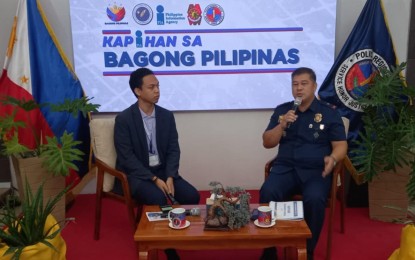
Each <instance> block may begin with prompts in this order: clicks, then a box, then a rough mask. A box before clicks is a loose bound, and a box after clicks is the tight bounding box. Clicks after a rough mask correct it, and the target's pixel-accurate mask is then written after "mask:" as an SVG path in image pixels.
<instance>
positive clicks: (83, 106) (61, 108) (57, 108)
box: [49, 97, 100, 118]
mask: <svg viewBox="0 0 415 260" xmlns="http://www.w3.org/2000/svg"><path fill="white" fill-rule="evenodd" d="M91 99H92V98H87V97H82V98H80V99H76V100H69V99H65V101H64V102H63V103H60V104H49V106H50V108H51V110H52V111H53V112H69V113H71V114H72V116H73V117H74V118H77V117H78V114H79V112H81V113H82V115H83V116H84V117H86V116H87V114H88V112H98V108H99V107H100V105H97V104H90V103H89V101H90V100H91Z"/></svg>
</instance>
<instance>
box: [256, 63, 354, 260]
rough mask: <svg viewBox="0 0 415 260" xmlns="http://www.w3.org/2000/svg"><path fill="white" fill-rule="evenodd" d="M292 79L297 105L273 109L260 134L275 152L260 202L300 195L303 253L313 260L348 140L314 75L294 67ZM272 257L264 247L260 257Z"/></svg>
mask: <svg viewBox="0 0 415 260" xmlns="http://www.w3.org/2000/svg"><path fill="white" fill-rule="evenodd" d="M291 80H292V94H293V96H294V98H295V101H294V102H288V103H284V104H282V105H279V106H277V107H276V108H275V110H274V113H273V115H272V116H271V119H270V122H269V124H268V127H267V128H266V130H265V132H264V134H263V136H262V139H263V145H264V147H265V148H268V149H269V148H274V147H276V146H277V145H279V148H278V154H277V158H276V160H275V163H274V165H273V167H272V170H271V172H270V174H269V177H268V178H267V180H266V181H265V182H264V184H263V185H262V187H261V190H260V203H269V202H270V201H284V200H290V198H291V197H292V195H293V194H302V195H303V204H304V218H305V221H306V222H307V225H308V226H309V228H310V230H311V233H312V238H311V239H309V240H308V241H307V255H308V258H309V259H313V252H314V248H315V247H316V244H317V241H318V238H319V235H320V231H321V228H322V226H323V222H324V213H325V206H326V201H327V197H328V193H329V192H330V185H331V179H332V176H331V172H332V171H333V168H334V166H335V165H336V163H337V162H338V161H339V160H342V159H343V158H344V157H345V155H346V152H347V142H346V134H345V129H344V124H343V121H342V119H341V117H340V115H339V114H338V113H337V111H335V110H334V109H333V108H332V107H330V106H328V105H327V104H325V103H324V102H322V101H320V100H318V99H317V98H316V97H315V95H314V93H315V91H316V89H317V83H316V74H315V73H314V71H313V70H312V69H310V68H304V67H302V68H298V69H296V70H295V71H294V72H293V73H292V75H291ZM275 258H276V249H275V248H267V249H265V250H264V252H263V255H262V256H261V259H275Z"/></svg>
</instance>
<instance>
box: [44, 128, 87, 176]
mask: <svg viewBox="0 0 415 260" xmlns="http://www.w3.org/2000/svg"><path fill="white" fill-rule="evenodd" d="M46 139H47V141H48V143H47V144H46V145H44V150H43V151H42V153H41V155H40V156H41V157H43V158H44V162H43V166H44V167H46V168H47V170H48V171H50V172H51V173H53V174H54V175H63V176H68V175H69V169H74V170H76V171H77V170H78V167H77V166H76V165H75V164H74V163H73V162H74V161H82V155H84V153H83V152H82V151H81V150H79V149H77V148H76V146H77V145H79V144H81V142H80V141H75V140H73V133H71V134H68V133H67V132H66V131H65V132H64V133H63V135H62V138H61V143H59V141H58V138H56V137H52V138H51V137H46Z"/></svg>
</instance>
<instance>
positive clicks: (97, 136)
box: [89, 118, 117, 192]
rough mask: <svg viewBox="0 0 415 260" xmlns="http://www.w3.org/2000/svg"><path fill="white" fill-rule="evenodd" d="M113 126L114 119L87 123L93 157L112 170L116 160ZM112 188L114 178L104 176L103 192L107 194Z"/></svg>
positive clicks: (107, 175) (94, 120) (96, 119)
mask: <svg viewBox="0 0 415 260" xmlns="http://www.w3.org/2000/svg"><path fill="white" fill-rule="evenodd" d="M114 124H115V118H94V119H92V120H91V122H90V123H89V127H90V132H91V145H92V149H93V152H94V155H95V157H96V158H98V159H100V160H101V161H103V162H104V163H106V164H108V166H110V167H112V168H115V161H116V159H117V152H116V151H115V146H114ZM113 187H114V176H111V175H109V174H105V175H104V186H103V190H104V191H105V192H108V191H111V190H112V188H113Z"/></svg>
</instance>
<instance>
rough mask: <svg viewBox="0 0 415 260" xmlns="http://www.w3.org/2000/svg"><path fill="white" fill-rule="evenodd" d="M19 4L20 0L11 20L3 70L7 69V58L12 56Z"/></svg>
mask: <svg viewBox="0 0 415 260" xmlns="http://www.w3.org/2000/svg"><path fill="white" fill-rule="evenodd" d="M21 2H22V0H20V1H19V2H18V3H17V11H16V15H15V16H14V19H13V26H12V30H11V32H10V38H9V44H8V45H7V51H6V58H5V60H4V66H3V69H7V67H8V65H9V58H10V57H11V56H12V54H13V47H14V43H15V42H16V28H17V17H19V12H20V4H21Z"/></svg>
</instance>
